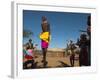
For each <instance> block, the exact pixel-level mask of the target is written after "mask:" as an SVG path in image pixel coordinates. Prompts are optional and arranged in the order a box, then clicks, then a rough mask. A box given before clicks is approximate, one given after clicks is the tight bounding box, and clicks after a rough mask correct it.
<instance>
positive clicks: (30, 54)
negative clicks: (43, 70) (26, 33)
mask: <svg viewBox="0 0 100 80" xmlns="http://www.w3.org/2000/svg"><path fill="white" fill-rule="evenodd" d="M23 53H24V55H25V58H26V59H33V50H32V49H29V50H23Z"/></svg>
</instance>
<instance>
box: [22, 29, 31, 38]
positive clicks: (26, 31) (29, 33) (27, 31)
mask: <svg viewBox="0 0 100 80" xmlns="http://www.w3.org/2000/svg"><path fill="white" fill-rule="evenodd" d="M32 35H33V32H32V31H30V30H25V29H24V30H23V37H24V38H29V37H30V36H32Z"/></svg>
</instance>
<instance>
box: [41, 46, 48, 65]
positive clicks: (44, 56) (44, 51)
mask: <svg viewBox="0 0 100 80" xmlns="http://www.w3.org/2000/svg"><path fill="white" fill-rule="evenodd" d="M42 51H43V67H46V64H47V62H46V53H47V48H42Z"/></svg>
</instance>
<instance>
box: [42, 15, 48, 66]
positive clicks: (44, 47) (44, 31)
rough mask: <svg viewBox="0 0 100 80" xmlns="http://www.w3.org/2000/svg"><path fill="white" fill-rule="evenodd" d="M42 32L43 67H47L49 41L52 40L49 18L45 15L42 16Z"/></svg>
mask: <svg viewBox="0 0 100 80" xmlns="http://www.w3.org/2000/svg"><path fill="white" fill-rule="evenodd" d="M41 27H42V32H41V34H40V39H41V48H42V53H43V60H42V62H43V67H46V64H47V61H46V53H47V48H48V46H49V41H50V24H49V23H48V21H47V18H46V17H45V16H43V17H42V23H41Z"/></svg>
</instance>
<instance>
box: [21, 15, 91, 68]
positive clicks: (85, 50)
mask: <svg viewBox="0 0 100 80" xmlns="http://www.w3.org/2000/svg"><path fill="white" fill-rule="evenodd" d="M87 26H88V27H87V31H86V33H87V34H82V35H81V36H80V39H79V40H78V42H77V45H78V46H79V47H80V54H79V65H80V66H82V65H85V66H90V65H91V59H90V56H91V55H90V42H91V29H90V27H91V16H88V19H87ZM41 29H42V31H41V33H40V35H39V37H40V39H41V49H42V54H43V59H42V61H41V62H42V63H43V67H44V68H45V67H46V66H47V61H46V54H47V49H48V46H49V42H50V24H49V22H48V21H47V18H46V17H45V16H43V17H42V23H41ZM87 36H88V38H87ZM31 42H32V40H29V43H27V45H26V46H27V47H26V48H25V49H24V51H23V52H24V57H25V58H26V59H28V61H27V62H25V63H24V68H27V67H26V65H27V63H32V67H33V66H34V59H33V58H34V54H33V53H34V48H33V44H32V43H31ZM70 45H71V52H72V54H71V56H70V63H71V66H74V58H75V54H74V51H73V50H74V48H75V46H74V45H73V41H70Z"/></svg>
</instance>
